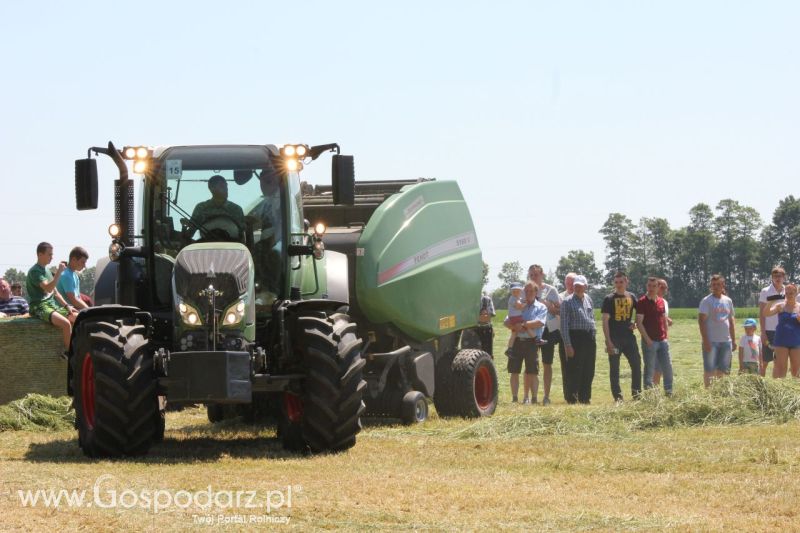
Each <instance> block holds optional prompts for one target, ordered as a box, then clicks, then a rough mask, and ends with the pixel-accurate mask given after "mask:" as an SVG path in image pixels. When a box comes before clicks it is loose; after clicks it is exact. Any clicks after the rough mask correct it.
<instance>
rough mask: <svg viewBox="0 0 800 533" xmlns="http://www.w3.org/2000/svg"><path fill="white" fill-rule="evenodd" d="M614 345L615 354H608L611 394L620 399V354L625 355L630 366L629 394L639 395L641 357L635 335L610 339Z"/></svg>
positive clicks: (640, 387)
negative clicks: (616, 351) (616, 352)
mask: <svg viewBox="0 0 800 533" xmlns="http://www.w3.org/2000/svg"><path fill="white" fill-rule="evenodd" d="M611 342H612V343H614V346H615V347H616V348H617V350H618V351H619V353H618V354H616V355H609V356H608V368H609V373H608V376H609V379H610V381H611V394H612V395H613V396H614V399H615V400H621V399H622V389H621V388H620V386H619V362H620V359H621V358H620V354H621V355H624V356H625V359H627V360H628V364H629V365H630V367H631V395H632V396H633V397H634V398H638V397H639V393H640V392H642V357H641V356H640V355H639V347H638V346H637V345H636V337H634V336H633V335H630V337H628V338H627V339H626V338H623V339H614V338H612V339H611ZM651 381H652V379H651Z"/></svg>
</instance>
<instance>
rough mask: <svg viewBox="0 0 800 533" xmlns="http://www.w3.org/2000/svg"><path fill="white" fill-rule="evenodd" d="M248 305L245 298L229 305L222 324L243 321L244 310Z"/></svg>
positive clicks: (229, 324)
mask: <svg viewBox="0 0 800 533" xmlns="http://www.w3.org/2000/svg"><path fill="white" fill-rule="evenodd" d="M246 307H247V306H246V305H245V300H244V298H243V299H241V300H239V301H237V302H234V303H232V304H231V305H229V306H228V308H227V309H225V312H224V313H223V314H222V325H223V326H235V325H236V324H238V323H239V322H241V321H242V319H243V318H244V310H245V309H246Z"/></svg>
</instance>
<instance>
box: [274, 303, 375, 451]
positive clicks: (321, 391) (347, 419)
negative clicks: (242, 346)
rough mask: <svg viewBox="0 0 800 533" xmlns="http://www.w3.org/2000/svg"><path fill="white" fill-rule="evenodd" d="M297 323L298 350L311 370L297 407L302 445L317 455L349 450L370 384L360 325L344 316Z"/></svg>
mask: <svg viewBox="0 0 800 533" xmlns="http://www.w3.org/2000/svg"><path fill="white" fill-rule="evenodd" d="M297 320H298V326H299V337H300V338H299V339H298V343H297V349H298V350H299V352H300V353H301V354H302V358H303V366H304V367H305V370H306V372H307V377H306V379H305V384H304V385H305V386H304V389H305V390H304V392H303V394H302V396H301V398H300V400H301V401H300V407H299V408H298V409H299V413H300V416H301V417H302V420H301V422H300V423H301V427H302V437H303V441H304V442H305V444H306V445H307V446H308V448H309V449H310V450H311V451H312V452H326V451H341V450H346V449H348V448H350V447H352V446H353V445H354V444H355V442H356V434H357V433H358V432H359V431H361V414H362V413H363V412H364V402H363V400H362V399H363V395H364V389H365V388H366V386H367V383H366V381H364V380H363V379H362V378H363V368H364V364H365V361H364V359H362V357H361V339H360V338H358V336H357V335H356V325H355V323H353V322H351V321H350V317H349V316H348V315H346V314H344V313H335V314H332V315H327V314H319V315H315V316H301V317H299V318H298V319H297ZM295 412H297V409H296V410H295ZM284 443H285V444H286V441H284ZM292 444H294V443H292Z"/></svg>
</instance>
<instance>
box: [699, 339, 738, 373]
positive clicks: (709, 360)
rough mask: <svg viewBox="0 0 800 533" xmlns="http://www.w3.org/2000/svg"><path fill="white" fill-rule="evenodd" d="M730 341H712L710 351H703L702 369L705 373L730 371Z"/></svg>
mask: <svg viewBox="0 0 800 533" xmlns="http://www.w3.org/2000/svg"><path fill="white" fill-rule="evenodd" d="M731 355H732V354H731V341H723V342H712V343H711V351H710V352H706V351H703V371H705V372H707V373H711V372H714V371H715V370H719V371H720V372H724V373H726V374H730V373H731Z"/></svg>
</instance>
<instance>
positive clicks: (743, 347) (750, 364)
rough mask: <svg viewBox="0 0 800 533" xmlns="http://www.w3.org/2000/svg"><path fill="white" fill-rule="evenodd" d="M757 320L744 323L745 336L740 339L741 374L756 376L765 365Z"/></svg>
mask: <svg viewBox="0 0 800 533" xmlns="http://www.w3.org/2000/svg"><path fill="white" fill-rule="evenodd" d="M756 326H757V323H756V319H755V318H748V319H747V320H745V321H744V335H742V338H741V339H739V373H740V374H756V375H758V371H759V368H760V367H761V365H763V364H764V361H763V359H762V356H761V337H759V336H758V335H756Z"/></svg>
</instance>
